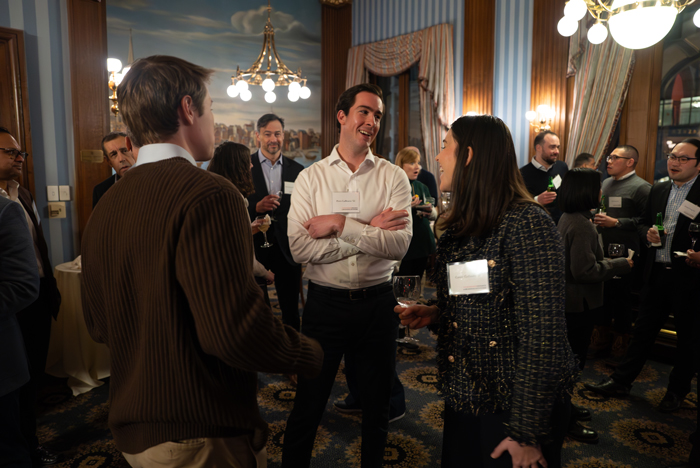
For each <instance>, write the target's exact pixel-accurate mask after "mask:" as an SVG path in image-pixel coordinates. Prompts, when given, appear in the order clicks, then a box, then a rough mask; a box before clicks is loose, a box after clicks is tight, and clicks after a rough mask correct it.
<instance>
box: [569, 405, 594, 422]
mask: <svg viewBox="0 0 700 468" xmlns="http://www.w3.org/2000/svg"><path fill="white" fill-rule="evenodd" d="M571 419H572V420H574V421H590V420H591V412H590V411H588V410H587V409H586V408H581V407H580V406H576V405H571Z"/></svg>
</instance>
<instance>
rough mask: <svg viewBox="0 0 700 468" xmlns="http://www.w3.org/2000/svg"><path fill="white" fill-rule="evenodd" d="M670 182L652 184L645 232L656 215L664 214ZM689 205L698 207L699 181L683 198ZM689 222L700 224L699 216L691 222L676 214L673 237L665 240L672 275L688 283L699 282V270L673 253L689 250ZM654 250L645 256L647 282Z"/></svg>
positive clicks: (652, 248) (645, 279) (645, 214)
mask: <svg viewBox="0 0 700 468" xmlns="http://www.w3.org/2000/svg"><path fill="white" fill-rule="evenodd" d="M672 183H673V182H672V181H666V182H659V183H656V184H654V186H653V187H652V188H651V192H649V199H648V200H647V208H646V210H645V213H644V225H645V227H646V230H645V231H644V233H645V238H646V231H647V230H648V229H649V228H650V227H651V225H652V224H654V223H655V222H656V213H662V214H663V215H665V214H666V203H667V202H668V197H669V195H670V193H671V184H672ZM685 199H686V200H688V201H689V202H691V203H695V204H696V205H700V179H698V180H696V181H695V183H694V184H693V187H692V188H691V189H690V192H688V196H687V197H686V198H685ZM691 222H696V223H697V222H700V215H698V216H696V217H695V219H693V220H691V219H690V218H688V217H687V216H685V215H684V214H682V213H679V214H678V222H677V223H676V229H675V231H674V232H673V237H672V238H670V239H669V238H668V236H667V237H666V239H665V242H671V264H672V268H673V271H674V273H678V275H679V277H681V278H684V279H687V280H688V281H689V282H692V281H695V282H696V284H697V281H698V280H700V269H697V268H691V267H689V266H688V265H687V264H686V263H685V257H675V256H674V255H673V252H675V251H679V252H685V251H687V250H688V249H690V248H691V246H692V242H691V241H690V236H689V235H688V227H689V226H690V223H691ZM656 250H657V249H656V248H654V247H650V248H649V254H648V255H647V261H646V264H645V268H644V281H645V282H647V281H649V277H650V276H651V268H652V266H654V261H655V259H656Z"/></svg>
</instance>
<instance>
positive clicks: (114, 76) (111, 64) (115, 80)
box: [107, 58, 131, 115]
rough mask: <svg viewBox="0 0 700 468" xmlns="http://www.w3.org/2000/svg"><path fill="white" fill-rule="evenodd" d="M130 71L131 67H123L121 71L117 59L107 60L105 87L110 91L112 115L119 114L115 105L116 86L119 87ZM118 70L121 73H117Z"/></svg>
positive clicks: (120, 64)
mask: <svg viewBox="0 0 700 468" xmlns="http://www.w3.org/2000/svg"><path fill="white" fill-rule="evenodd" d="M130 69H131V67H124V69H123V70H122V62H121V60H119V59H115V58H108V59H107V71H108V72H109V81H108V82H107V86H109V89H110V91H112V95H111V96H110V97H109V100H110V101H112V107H111V108H110V110H111V111H112V112H113V113H114V115H117V114H118V113H119V106H118V105H117V86H119V84H120V83H121V82H122V80H123V79H124V75H126V74H127V72H128V71H129V70H130ZM120 70H121V73H119V71H120Z"/></svg>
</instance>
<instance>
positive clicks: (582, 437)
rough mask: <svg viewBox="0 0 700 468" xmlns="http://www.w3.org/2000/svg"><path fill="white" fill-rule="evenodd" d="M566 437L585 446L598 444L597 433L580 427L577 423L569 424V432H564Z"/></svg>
mask: <svg viewBox="0 0 700 468" xmlns="http://www.w3.org/2000/svg"><path fill="white" fill-rule="evenodd" d="M566 435H567V436H569V437H571V438H572V439H574V440H578V441H579V442H583V443H585V444H595V443H597V442H598V433H597V432H596V431H594V430H593V429H589V428H587V427H586V426H583V425H581V423H579V422H578V421H576V422H574V423H573V424H569V430H568V431H566Z"/></svg>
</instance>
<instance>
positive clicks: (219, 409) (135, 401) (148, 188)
mask: <svg viewBox="0 0 700 468" xmlns="http://www.w3.org/2000/svg"><path fill="white" fill-rule="evenodd" d="M211 74H212V70H207V69H204V68H202V67H199V66H196V65H193V64H191V63H188V62H185V61H184V60H181V59H177V58H174V57H166V56H153V57H148V58H145V59H141V60H139V61H137V62H136V63H135V64H134V66H133V67H132V69H131V71H130V72H129V74H128V75H127V76H126V77H125V78H124V81H123V82H122V83H121V84H120V85H119V109H120V111H121V112H122V116H123V118H124V121H125V122H126V124H127V126H128V128H129V137H130V141H131V144H132V145H133V147H134V152H135V153H137V154H138V162H137V164H136V165H134V167H133V168H132V169H131V170H130V171H129V172H128V173H127V174H125V176H124V177H123V178H122V180H121V181H120V183H119V184H116V185H115V186H114V187H112V189H111V190H109V191H108V192H107V193H106V194H105V195H104V196H103V197H102V199H101V203H99V204H98V205H97V206H96V207H95V210H94V211H93V213H92V217H91V218H90V221H89V223H88V225H87V227H86V229H85V234H84V236H83V244H82V262H83V307H84V312H85V322H86V324H87V327H88V330H89V331H90V334H91V335H92V337H93V338H94V339H95V340H97V341H99V342H103V343H105V344H107V346H109V348H110V351H111V355H112V362H111V373H112V377H111V380H110V405H111V406H110V414H109V425H110V429H111V430H112V434H113V436H114V440H115V442H116V444H117V447H118V448H119V450H121V451H122V452H123V453H124V457H125V458H126V459H127V461H128V462H129V464H131V465H132V466H134V467H141V466H143V467H146V466H156V465H157V466H168V467H171V466H172V467H180V466H188V467H191V466H241V467H254V466H265V463H266V457H267V455H266V453H265V440H266V435H267V424H266V423H265V422H264V421H263V420H262V418H261V417H260V414H259V410H258V406H257V401H256V389H257V376H256V371H262V372H279V373H285V374H299V375H302V376H307V377H312V376H315V375H317V374H318V372H319V370H320V366H321V361H322V357H323V353H322V351H321V349H320V347H319V345H318V343H317V342H315V341H313V340H310V339H308V338H306V337H304V336H302V335H300V334H299V333H297V332H296V331H294V329H292V328H290V327H287V326H284V325H283V324H282V323H281V322H280V321H279V320H278V319H276V318H274V317H273V315H272V312H271V311H270V309H269V307H267V306H266V305H265V302H264V300H263V297H262V294H261V292H260V288H259V287H258V286H257V284H256V283H255V280H254V278H253V273H252V265H253V254H252V240H251V233H250V222H249V221H248V218H247V213H246V209H245V206H244V203H243V197H242V196H241V194H240V192H238V190H237V189H236V188H235V187H234V186H233V185H232V184H231V183H230V182H228V181H227V180H225V179H224V178H222V177H219V176H217V175H215V174H213V173H211V172H206V171H203V170H201V169H199V168H197V167H196V165H195V161H206V160H208V159H210V158H211V157H212V154H213V150H214V117H213V114H212V111H211V105H212V101H211V98H210V96H209V92H208V91H207V88H206V82H207V81H208V80H209V77H210V76H211Z"/></svg>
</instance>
